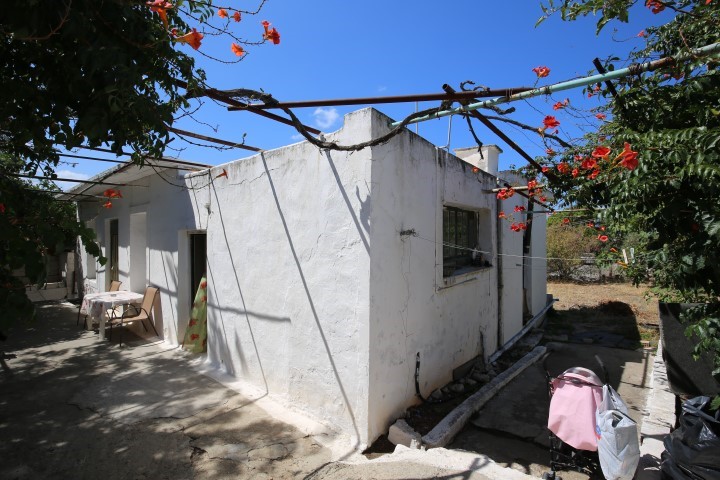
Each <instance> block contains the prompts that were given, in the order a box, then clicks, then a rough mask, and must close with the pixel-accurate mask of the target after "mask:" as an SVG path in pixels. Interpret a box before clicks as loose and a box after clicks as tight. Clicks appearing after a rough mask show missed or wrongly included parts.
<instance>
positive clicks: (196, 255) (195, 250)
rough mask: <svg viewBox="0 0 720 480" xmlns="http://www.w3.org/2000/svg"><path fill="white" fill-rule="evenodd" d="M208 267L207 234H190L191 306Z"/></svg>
mask: <svg viewBox="0 0 720 480" xmlns="http://www.w3.org/2000/svg"><path fill="white" fill-rule="evenodd" d="M206 269H207V234H206V233H191V234H190V308H192V303H193V301H194V300H195V293H196V292H197V291H198V287H199V286H200V281H201V280H202V278H203V277H204V276H205V273H206Z"/></svg>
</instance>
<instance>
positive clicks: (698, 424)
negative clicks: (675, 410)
mask: <svg viewBox="0 0 720 480" xmlns="http://www.w3.org/2000/svg"><path fill="white" fill-rule="evenodd" d="M711 401H712V399H711V398H710V397H695V398H692V399H690V400H688V401H686V402H685V403H684V404H683V406H682V414H681V415H680V427H679V428H676V429H675V430H674V431H673V432H672V433H671V434H670V435H668V436H666V437H665V442H664V444H665V451H664V452H663V454H662V466H661V472H662V478H663V479H668V480H669V479H672V480H678V479H680V480H681V479H692V480H720V411H717V410H715V411H713V410H712V409H711V408H710V402H711Z"/></svg>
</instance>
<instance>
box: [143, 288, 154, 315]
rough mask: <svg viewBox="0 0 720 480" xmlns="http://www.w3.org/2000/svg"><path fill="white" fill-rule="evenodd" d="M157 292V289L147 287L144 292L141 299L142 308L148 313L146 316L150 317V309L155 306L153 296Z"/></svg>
mask: <svg viewBox="0 0 720 480" xmlns="http://www.w3.org/2000/svg"><path fill="white" fill-rule="evenodd" d="M157 292H158V289H157V287H147V289H146V290H145V296H144V297H143V301H142V308H144V309H145V311H146V312H148V315H152V308H153V305H154V304H155V296H156V295H157Z"/></svg>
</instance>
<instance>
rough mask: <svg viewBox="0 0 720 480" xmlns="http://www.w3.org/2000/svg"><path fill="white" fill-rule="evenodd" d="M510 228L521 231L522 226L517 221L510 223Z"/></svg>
mask: <svg viewBox="0 0 720 480" xmlns="http://www.w3.org/2000/svg"><path fill="white" fill-rule="evenodd" d="M510 230H512V231H513V232H519V231H520V226H518V224H517V223H513V224H512V225H510Z"/></svg>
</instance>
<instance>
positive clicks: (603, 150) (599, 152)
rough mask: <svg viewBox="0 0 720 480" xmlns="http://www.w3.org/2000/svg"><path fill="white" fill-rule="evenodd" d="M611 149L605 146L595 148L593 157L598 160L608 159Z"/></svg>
mask: <svg viewBox="0 0 720 480" xmlns="http://www.w3.org/2000/svg"><path fill="white" fill-rule="evenodd" d="M610 151H611V150H610V147H605V146H602V145H601V146H599V147H595V150H593V151H592V156H593V157H596V158H607V156H608V155H610Z"/></svg>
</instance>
